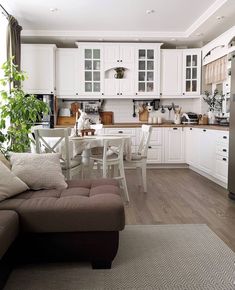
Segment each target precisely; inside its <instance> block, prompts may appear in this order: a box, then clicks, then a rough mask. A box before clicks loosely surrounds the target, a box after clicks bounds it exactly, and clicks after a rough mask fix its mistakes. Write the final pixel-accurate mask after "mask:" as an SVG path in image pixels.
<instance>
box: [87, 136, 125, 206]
mask: <svg viewBox="0 0 235 290" xmlns="http://www.w3.org/2000/svg"><path fill="white" fill-rule="evenodd" d="M103 144H104V147H103V153H102V155H95V156H94V155H91V157H90V159H91V160H93V161H94V162H95V163H96V164H97V165H98V166H97V168H98V169H99V168H100V167H102V177H103V178H107V177H108V176H109V173H110V172H111V171H113V170H110V169H111V168H113V167H116V169H117V170H115V172H116V174H115V175H114V176H113V175H112V176H109V177H112V178H114V179H117V180H120V181H121V185H122V189H123V192H124V195H125V200H126V201H127V202H129V194H128V190H127V185H126V176H125V171H124V165H123V148H124V139H123V138H116V137H115V138H107V139H104V142H103Z"/></svg>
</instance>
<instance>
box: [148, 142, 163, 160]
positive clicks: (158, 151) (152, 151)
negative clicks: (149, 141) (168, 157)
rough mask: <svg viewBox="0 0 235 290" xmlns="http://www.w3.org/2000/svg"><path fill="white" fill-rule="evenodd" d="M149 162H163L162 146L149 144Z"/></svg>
mask: <svg viewBox="0 0 235 290" xmlns="http://www.w3.org/2000/svg"><path fill="white" fill-rule="evenodd" d="M147 163H162V146H155V145H149V148H148V153H147Z"/></svg>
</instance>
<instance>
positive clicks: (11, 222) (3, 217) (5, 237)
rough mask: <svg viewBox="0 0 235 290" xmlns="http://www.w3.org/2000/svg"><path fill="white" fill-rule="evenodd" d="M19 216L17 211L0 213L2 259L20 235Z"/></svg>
mask: <svg viewBox="0 0 235 290" xmlns="http://www.w3.org/2000/svg"><path fill="white" fill-rule="evenodd" d="M18 223H19V219H18V215H17V213H16V212H15V211H11V210H1V211H0V259H1V258H2V256H3V255H4V254H5V252H6V251H7V249H8V248H9V247H10V245H11V244H12V242H13V241H14V240H15V238H16V236H17V234H18Z"/></svg>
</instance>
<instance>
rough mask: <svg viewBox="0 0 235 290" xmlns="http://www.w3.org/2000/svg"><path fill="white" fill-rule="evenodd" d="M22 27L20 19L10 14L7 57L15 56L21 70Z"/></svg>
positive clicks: (15, 61)
mask: <svg viewBox="0 0 235 290" xmlns="http://www.w3.org/2000/svg"><path fill="white" fill-rule="evenodd" d="M21 30H22V27H21V26H20V25H19V24H18V21H17V20H16V19H15V18H14V17H13V16H12V15H9V18H8V27H7V59H10V58H11V57H12V56H14V61H13V62H14V64H16V65H17V66H18V70H20V59H21V39H20V33H21Z"/></svg>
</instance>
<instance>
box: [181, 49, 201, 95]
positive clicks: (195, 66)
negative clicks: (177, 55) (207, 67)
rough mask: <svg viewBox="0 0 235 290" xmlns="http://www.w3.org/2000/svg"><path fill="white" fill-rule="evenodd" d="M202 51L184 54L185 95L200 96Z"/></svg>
mask: <svg viewBox="0 0 235 290" xmlns="http://www.w3.org/2000/svg"><path fill="white" fill-rule="evenodd" d="M200 80H201V50H200V49H187V50H185V51H184V52H183V95H200Z"/></svg>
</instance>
